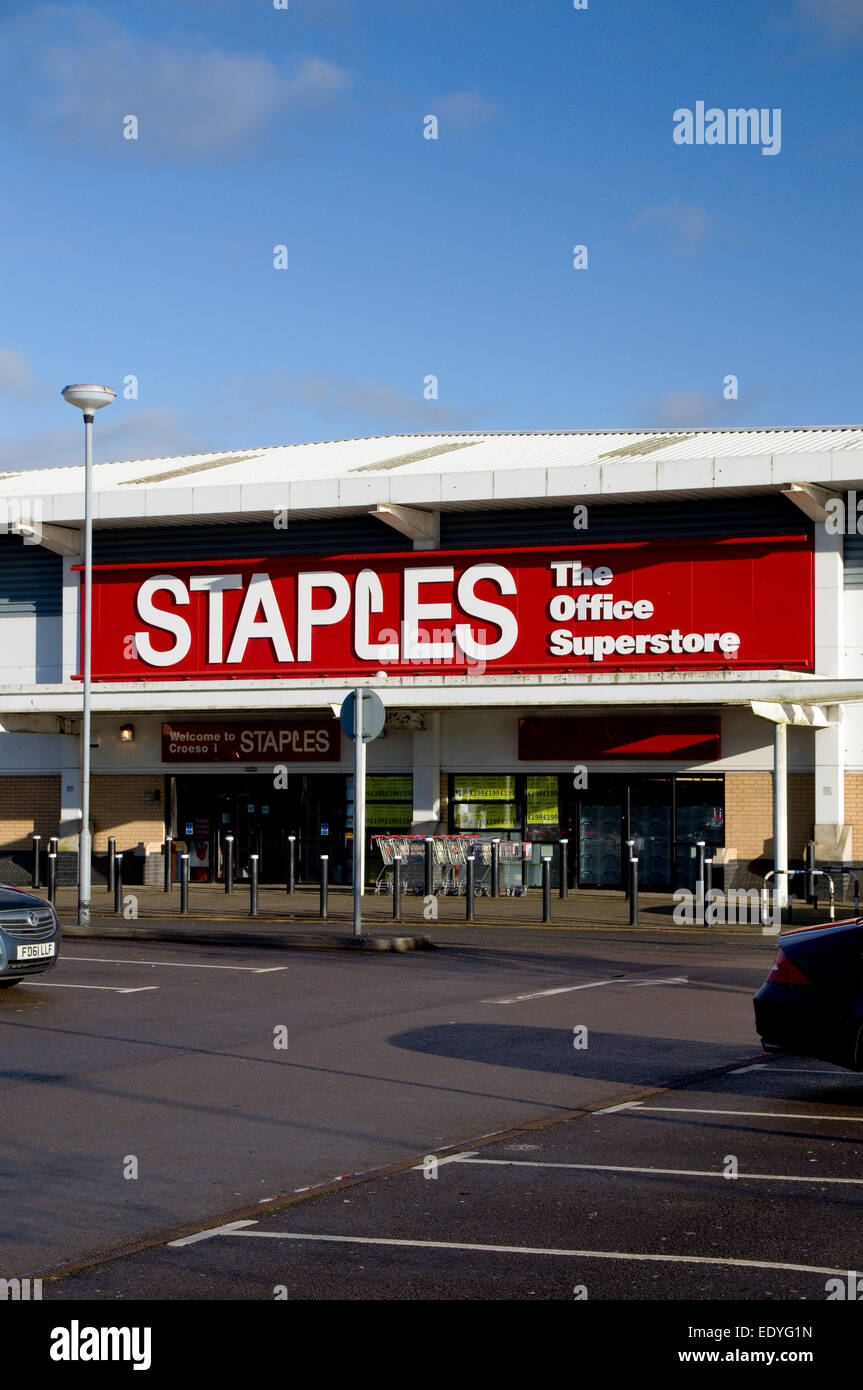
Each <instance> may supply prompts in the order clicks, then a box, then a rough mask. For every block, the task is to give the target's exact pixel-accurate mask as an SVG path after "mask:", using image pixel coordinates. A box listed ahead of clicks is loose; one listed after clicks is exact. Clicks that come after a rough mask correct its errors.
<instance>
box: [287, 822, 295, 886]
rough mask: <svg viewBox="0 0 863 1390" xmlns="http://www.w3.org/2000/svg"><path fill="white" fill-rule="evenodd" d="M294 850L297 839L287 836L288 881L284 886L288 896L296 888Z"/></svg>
mask: <svg viewBox="0 0 863 1390" xmlns="http://www.w3.org/2000/svg"><path fill="white" fill-rule="evenodd" d="M296 849H297V837H296V835H289V836H288V881H287V885H286V889H287V893H288V895H289V896H290V895H291V894H292V893H293V892H294V891H295V889H296V886H297V859H296Z"/></svg>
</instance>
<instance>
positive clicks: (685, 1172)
mask: <svg viewBox="0 0 863 1390" xmlns="http://www.w3.org/2000/svg"><path fill="white" fill-rule="evenodd" d="M441 1162H443V1163H464V1164H465V1165H466V1166H467V1167H468V1168H474V1167H476V1166H477V1165H478V1164H483V1165H484V1166H496V1165H501V1166H503V1167H505V1168H577V1169H579V1170H581V1171H583V1172H587V1173H656V1174H659V1175H660V1176H663V1177H674V1178H722V1179H723V1181H724V1182H730V1181H734V1182H739V1181H740V1179H741V1178H757V1179H758V1180H759V1181H761V1182H833V1183H845V1184H850V1185H851V1186H854V1187H863V1178H819V1177H816V1176H814V1175H812V1176H810V1175H808V1174H807V1175H806V1176H804V1177H798V1176H797V1174H795V1173H736V1174H735V1176H734V1178H733V1179H731V1178H729V1176H728V1174H727V1173H724V1172H723V1171H722V1170H721V1169H720V1168H629V1167H624V1166H623V1165H622V1164H617V1163H544V1162H541V1161H540V1160H539V1159H529V1158H474V1156H473V1155H472V1154H456V1155H454V1157H453V1158H449V1159H442V1160H441Z"/></svg>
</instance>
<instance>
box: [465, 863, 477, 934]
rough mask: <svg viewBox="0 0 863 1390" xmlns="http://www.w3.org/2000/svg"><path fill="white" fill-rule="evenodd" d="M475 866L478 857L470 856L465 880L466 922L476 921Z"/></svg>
mask: <svg viewBox="0 0 863 1390" xmlns="http://www.w3.org/2000/svg"><path fill="white" fill-rule="evenodd" d="M475 864H476V856H475V855H473V854H469V855H468V856H467V860H466V873H465V879H464V917H465V921H466V922H472V921H473V920H474V906H475V896H474V877H473V871H474V865H475Z"/></svg>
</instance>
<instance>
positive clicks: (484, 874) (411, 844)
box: [372, 835, 534, 897]
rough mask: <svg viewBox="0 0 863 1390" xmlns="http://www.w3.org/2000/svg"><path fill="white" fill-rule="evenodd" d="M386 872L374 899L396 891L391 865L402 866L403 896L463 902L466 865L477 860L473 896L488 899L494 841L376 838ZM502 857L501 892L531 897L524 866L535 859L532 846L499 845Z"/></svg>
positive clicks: (507, 842)
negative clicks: (426, 895) (397, 860)
mask: <svg viewBox="0 0 863 1390" xmlns="http://www.w3.org/2000/svg"><path fill="white" fill-rule="evenodd" d="M372 842H373V843H374V844H375V845H376V846H377V848H378V850H379V852H380V856H381V859H382V861H383V863H382V867H381V870H380V872H379V873H378V876H377V878H376V880H375V892H376V893H388V894H390V895H392V891H393V860H394V859H395V857H396V855H398V856H399V857H400V859H401V861H402V870H401V874H402V892H403V893H413V894H415V895H417V896H419V895H420V894H423V893H425V892H426V891H430V892H432V893H435V894H437V895H439V896H441V897H448V896H452V897H458V896H464V893H465V885H466V881H467V860H468V856H469V855H473V858H474V892H475V893H476V895H477V897H481V896H483V895H485V896H486V897H489V896H490V895H491V891H492V882H491V876H492V864H493V859H492V841H491V840H483V839H480V838H478V837H476V836H472V835H433V836H428V837H427V836H425V835H373V836H372ZM495 843H496V845H497V853H498V884H499V891H500V893H501V894H502V895H505V896H507V897H521V896H522V895H523V894H525V893H526V892H527V886H526V883H525V877H524V872H523V865H525V864H526V863H529V862H530V860H531V859H532V858H533V850H534V845H533V843H530V842H526V841H522V840H498V841H495ZM427 844H430V845H431V885H430V888H427V885H426V845H427Z"/></svg>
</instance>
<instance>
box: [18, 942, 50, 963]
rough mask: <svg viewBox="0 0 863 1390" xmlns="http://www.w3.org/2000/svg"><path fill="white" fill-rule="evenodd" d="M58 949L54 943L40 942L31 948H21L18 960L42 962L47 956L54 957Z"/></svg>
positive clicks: (19, 948)
mask: <svg viewBox="0 0 863 1390" xmlns="http://www.w3.org/2000/svg"><path fill="white" fill-rule="evenodd" d="M56 950H57V947H56V945H55V943H54V942H53V941H40V942H38V943H35V942H34V943H33V944H32V945H30V946H19V947H18V954H17V956H16V960H42V959H44V957H45V956H53V955H54V953H55V952H56Z"/></svg>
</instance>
